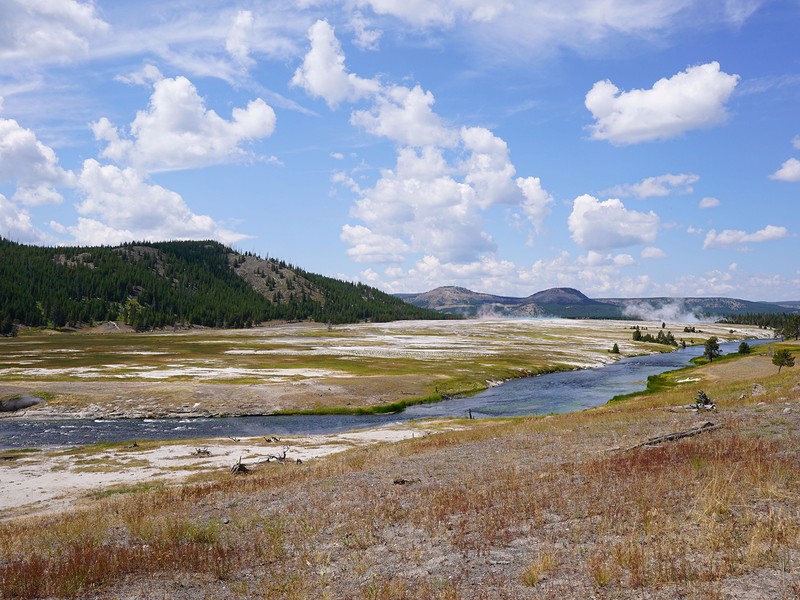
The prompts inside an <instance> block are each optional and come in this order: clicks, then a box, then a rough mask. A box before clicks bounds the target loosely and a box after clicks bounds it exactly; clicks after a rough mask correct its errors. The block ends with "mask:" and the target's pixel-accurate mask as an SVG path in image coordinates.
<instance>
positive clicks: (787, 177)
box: [770, 158, 800, 181]
mask: <svg viewBox="0 0 800 600" xmlns="http://www.w3.org/2000/svg"><path fill="white" fill-rule="evenodd" d="M770 178H772V179H777V180H778V181H800V160H797V159H796V158H790V159H789V160H787V161H786V162H784V163H783V164H782V165H781V168H780V169H778V170H777V171H775V172H774V173H773V174H772V175H770Z"/></svg>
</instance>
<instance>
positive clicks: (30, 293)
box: [0, 238, 448, 335]
mask: <svg viewBox="0 0 800 600" xmlns="http://www.w3.org/2000/svg"><path fill="white" fill-rule="evenodd" d="M436 318H448V315H443V314H441V313H437V312H435V311H431V310H427V309H425V308H419V307H416V306H412V305H410V304H407V303H405V302H403V301H402V300H400V299H398V298H396V297H394V296H391V295H389V294H386V293H384V292H382V291H380V290H378V289H376V288H373V287H370V286H367V285H363V284H353V283H349V282H345V281H339V280H336V279H332V278H330V277H324V276H322V275H316V274H314V273H309V272H307V271H304V270H303V269H301V268H299V267H296V266H293V265H290V264H287V263H286V262H284V261H281V260H276V259H273V258H261V257H258V256H254V255H252V254H240V253H238V252H235V251H233V250H232V249H230V248H228V247H226V246H224V245H222V244H220V243H218V242H213V241H202V242H196V241H181V242H158V243H149V242H147V243H132V244H125V245H122V246H118V247H106V246H103V247H84V248H77V247H59V248H48V247H41V246H29V245H23V244H17V243H15V242H11V241H8V240H5V239H2V238H0V334H4V335H8V334H9V333H13V332H14V331H15V330H16V328H17V327H18V326H20V325H21V326H33V327H53V328H62V327H67V326H69V327H76V326H81V325H85V324H91V323H97V322H104V321H119V322H124V323H126V324H128V325H130V326H131V327H133V328H134V329H136V330H147V329H153V328H163V327H174V326H188V325H203V326H208V327H247V326H251V325H253V324H257V323H260V322H263V321H269V320H274V319H279V320H314V321H317V322H323V323H324V322H331V323H353V322H358V321H367V320H369V321H392V320H401V319H436Z"/></svg>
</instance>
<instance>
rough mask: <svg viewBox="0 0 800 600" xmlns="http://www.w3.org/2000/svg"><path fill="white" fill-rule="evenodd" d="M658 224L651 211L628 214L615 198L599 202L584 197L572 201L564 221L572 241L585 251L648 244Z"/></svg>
mask: <svg viewBox="0 0 800 600" xmlns="http://www.w3.org/2000/svg"><path fill="white" fill-rule="evenodd" d="M659 222H660V220H659V218H658V215H656V214H655V213H654V212H653V211H650V212H646V213H644V212H638V211H633V210H628V209H627V208H625V205H624V204H623V203H622V202H621V201H620V200H618V199H616V198H612V199H610V200H606V201H604V202H601V201H600V200H598V199H597V198H595V197H593V196H590V195H588V194H584V195H583V196H579V197H577V198H575V200H574V202H573V205H572V213H571V214H570V215H569V219H568V220H567V224H568V226H569V230H570V232H571V234H572V239H573V241H574V242H575V243H576V244H578V245H579V246H580V247H581V248H586V249H588V250H610V249H613V248H624V247H626V246H635V245H637V244H652V243H653V242H654V241H655V239H656V236H657V235H658V227H659Z"/></svg>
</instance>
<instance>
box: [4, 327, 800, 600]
mask: <svg viewBox="0 0 800 600" xmlns="http://www.w3.org/2000/svg"><path fill="white" fill-rule="evenodd" d="M703 328H704V329H705V326H704V327H703ZM623 337H624V336H622V335H621V334H620V336H619V340H623ZM134 339H138V338H134ZM609 339H610V338H609ZM612 343H613V340H612ZM626 343H627V341H626ZM607 345H608V346H610V344H607ZM620 345H621V347H622V344H620ZM589 347H591V345H590V346H589ZM600 347H601V344H600V343H599V341H598V343H597V348H598V349H599V348H600ZM772 347H773V348H774V345H772ZM782 347H786V348H789V349H790V350H792V351H795V353H797V352H800V344H798V343H797V342H786V343H784V344H783V346H782ZM624 351H625V350H624ZM769 351H770V347H759V351H758V352H757V353H753V354H751V355H747V356H741V357H739V356H734V357H730V358H728V359H726V360H718V361H714V362H713V363H711V364H707V365H703V366H698V367H693V368H691V369H690V370H684V371H681V372H675V373H672V374H669V375H667V376H665V377H664V378H663V386H662V387H663V389H664V391H660V392H657V393H650V394H643V395H641V396H639V397H637V398H631V399H628V400H625V401H622V402H617V403H613V404H609V405H605V406H602V407H599V408H597V409H592V410H587V411H582V412H579V413H571V414H565V415H554V416H548V417H543V418H519V419H506V420H496V421H495V420H475V421H467V420H455V421H448V422H447V423H446V424H444V423H436V424H427V425H424V426H423V427H424V431H425V433H426V434H429V435H419V436H414V437H412V438H410V439H405V440H402V441H395V442H379V443H373V444H371V445H368V446H365V447H353V448H351V449H349V450H346V451H343V452H339V453H336V454H331V455H329V456H327V457H325V458H319V459H316V460H309V461H304V462H303V464H297V463H289V462H287V463H286V464H277V463H275V462H269V463H261V464H257V465H254V468H253V469H252V471H251V472H250V473H248V474H244V475H232V474H231V473H230V472H229V469H228V468H227V466H224V467H216V468H212V469H203V470H198V472H197V473H196V474H194V475H192V476H190V477H189V478H186V477H185V475H184V476H182V477H181V479H180V481H181V483H177V482H176V483H174V484H170V483H166V482H164V481H161V482H152V481H148V480H144V481H142V482H140V483H139V484H138V485H133V484H131V485H127V486H125V487H119V486H118V487H115V488H109V489H106V490H105V492H103V493H95V494H92V495H87V496H85V497H84V498H83V499H82V501H81V502H80V504H79V505H74V506H72V507H71V508H69V509H65V510H62V511H59V512H56V513H50V514H44V515H37V516H35V517H28V518H24V517H17V518H14V519H10V520H6V521H3V522H0V589H2V597H9V598H10V597H27V598H37V597H76V598H126V599H128V598H177V599H183V598H185V599H190V598H191V599H197V598H387V599H395V598H414V599H416V598H561V599H564V598H637V599H638V598H664V599H667V598H670V599H671V598H698V599H700V598H703V599H704V598H731V599H734V598H735V599H745V600H748V599H752V600H755V599H760V598H787V599H788V598H798V597H800V370H798V367H793V368H784V369H783V370H782V371H781V373H780V374H778V372H777V368H776V367H775V366H774V365H772V364H771V360H770V358H769V356H768V352H769ZM587 353H588V354H590V353H591V350H589V351H587ZM598 353H599V352H598ZM576 354H577V352H576ZM575 358H576V360H578V358H579V357H578V356H576V357H575ZM486 360H487V362H488V359H486ZM492 360H495V359H494V358H493V359H492ZM497 360H500V359H497ZM531 364H532V365H533V363H531ZM441 371H442V372H443V373H445V374H446V373H448V372H449V371H448V368H446V367H443V368H441ZM679 382H683V383H679ZM700 387H702V389H704V390H705V391H706V392H707V393H708V395H709V396H711V398H712V399H714V400H715V401H716V403H717V410H716V411H713V412H707V413H704V414H698V413H697V412H695V411H691V410H687V409H686V408H685V407H684V406H685V405H686V404H687V403H688V402H691V400H692V398H693V394H694V392H695V391H696V389H698V388H700ZM707 421H711V422H714V423H715V424H719V425H722V426H723V427H722V428H721V429H719V430H716V431H713V432H708V433H703V434H701V435H697V436H695V437H691V438H686V439H682V440H678V441H674V442H667V443H663V444H659V445H655V446H652V447H650V446H639V447H634V446H637V445H638V444H640V443H641V442H643V441H645V440H647V439H649V438H652V437H655V436H659V435H663V434H666V433H670V432H676V431H684V430H688V429H691V428H693V427H696V426H698V425H701V424H703V423H705V422H707ZM421 431H422V430H421ZM151 450H152V448H151V447H149V446H146V445H143V446H142V448H140V449H135V448H134V449H131V448H127V449H126V448H122V447H117V448H114V447H108V446H105V447H103V448H98V449H96V450H93V449H92V448H91V447H88V448H85V449H80V450H76V451H73V452H74V457H75V459H76V460H82V461H89V462H84V463H83V464H84V466H89V465H91V464H92V463H91V462H90V461H91V459H92V456H93V455H94V456H97V455H99V454H100V453H106V454H108V453H109V452H111V453H115V454H116V455H117V457H118V459H117V460H118V462H119V463H125V462H131V461H134V460H136V459H137V454H141V458H140V460H147V459H146V456H147V454H146V453H147V452H150V451H151ZM37 454H39V453H37ZM20 460H23V459H20ZM24 460H28V458H25V459H24ZM32 460H38V461H40V462H39V464H41V465H42V468H43V469H44V468H47V462H48V458H47V455H46V453H45V456H36V457H35V458H34V459H32ZM4 462H5V461H4ZM8 462H9V464H10V465H13V464H14V463H16V462H17V461H16V460H12V461H8ZM0 468H2V469H5V468H6V465H5V464H3V465H2V466H0ZM9 468H14V467H13V466H11V467H9ZM2 472H3V471H0V474H1V473H2ZM54 477H58V472H54ZM176 479H177V478H176Z"/></svg>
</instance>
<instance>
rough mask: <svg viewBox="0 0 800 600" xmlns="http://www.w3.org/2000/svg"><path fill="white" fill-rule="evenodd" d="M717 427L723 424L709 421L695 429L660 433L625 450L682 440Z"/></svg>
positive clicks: (719, 427) (720, 427)
mask: <svg viewBox="0 0 800 600" xmlns="http://www.w3.org/2000/svg"><path fill="white" fill-rule="evenodd" d="M717 429H722V425H715V424H714V423H711V422H710V421H708V422H706V423H703V424H702V425H701V426H700V427H696V428H695V429H688V430H686V431H676V432H675V433H668V434H667V435H659V436H657V437H653V438H650V439H648V440H645V441H644V442H642V443H641V444H636V445H635V446H631V447H630V448H625V450H633V449H634V448H641V447H643V446H655V445H657V444H663V443H664V442H674V441H675V440H681V439H683V438H687V437H692V436H694V435H698V434H701V433H706V432H708V431H716V430H717Z"/></svg>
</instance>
